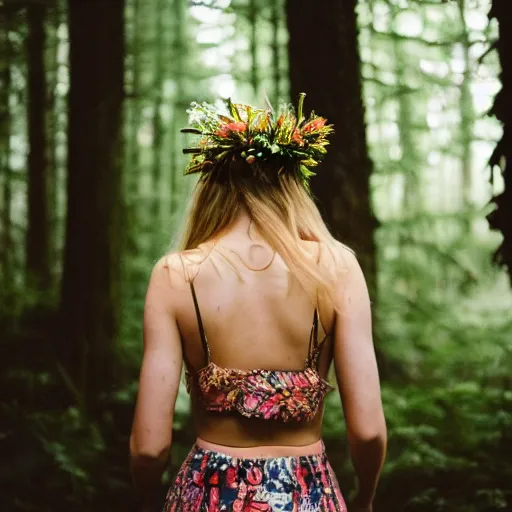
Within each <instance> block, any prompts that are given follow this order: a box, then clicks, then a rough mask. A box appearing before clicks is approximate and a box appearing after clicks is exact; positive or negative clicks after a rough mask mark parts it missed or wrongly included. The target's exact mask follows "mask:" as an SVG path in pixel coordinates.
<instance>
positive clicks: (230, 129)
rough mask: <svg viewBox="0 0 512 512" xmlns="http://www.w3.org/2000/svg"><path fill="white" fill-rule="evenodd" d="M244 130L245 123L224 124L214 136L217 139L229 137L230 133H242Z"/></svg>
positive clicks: (245, 128)
mask: <svg viewBox="0 0 512 512" xmlns="http://www.w3.org/2000/svg"><path fill="white" fill-rule="evenodd" d="M246 130H247V124H246V123H241V122H240V123H226V124H224V125H222V126H221V127H220V128H219V129H218V130H217V131H216V132H215V135H217V136H218V137H229V136H230V135H231V133H242V132H245V131H246Z"/></svg>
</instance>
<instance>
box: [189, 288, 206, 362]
mask: <svg viewBox="0 0 512 512" xmlns="http://www.w3.org/2000/svg"><path fill="white" fill-rule="evenodd" d="M190 290H191V292H192V298H193V299H194V308H195V310H196V317H197V325H198V326H199V334H200V336H201V342H202V343H203V349H204V352H205V354H206V363H207V364H208V363H210V357H211V356H210V347H209V345H208V340H207V339H206V332H205V330H204V326H203V320H202V318H201V312H200V311H199V303H198V302H197V296H196V290H195V288H194V283H193V281H190Z"/></svg>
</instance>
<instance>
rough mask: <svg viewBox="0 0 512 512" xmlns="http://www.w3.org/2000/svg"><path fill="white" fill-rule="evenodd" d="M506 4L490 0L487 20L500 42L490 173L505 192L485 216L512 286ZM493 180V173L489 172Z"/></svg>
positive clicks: (510, 63)
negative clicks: (498, 126)
mask: <svg viewBox="0 0 512 512" xmlns="http://www.w3.org/2000/svg"><path fill="white" fill-rule="evenodd" d="M509 8H510V2H509V1H508V0H493V3H492V9H491V11H490V12H489V18H490V19H492V18H496V19H497V20H498V23H499V25H500V38H499V40H498V41H497V43H496V47H497V49H498V54H499V57H500V62H501V70H502V71H501V75H500V79H501V83H502V85H503V86H502V88H501V91H500V92H499V93H498V94H497V95H496V99H495V101H494V106H493V108H492V110H491V115H495V116H496V117H497V118H498V119H499V120H500V121H501V122H502V123H503V137H502V139H501V140H500V141H499V142H498V145H497V146H496V149H495V150H494V153H493V155H492V156H491V159H490V165H491V170H494V169H493V168H494V167H495V166H499V167H500V168H501V172H502V174H503V178H504V180H505V190H504V191H503V193H501V194H500V195H499V196H497V197H494V198H493V199H492V202H493V203H494V204H495V206H496V209H495V210H494V211H493V212H492V213H491V214H490V215H489V216H488V219H489V224H490V225H491V227H492V228H493V229H496V230H499V231H501V233H502V234H503V242H502V244H501V245H500V247H499V248H498V250H497V251H496V254H495V259H496V261H497V262H499V263H501V264H503V265H504V266H505V267H506V268H508V271H509V276H510V280H511V283H512V222H510V219H512V171H511V169H512V18H511V17H510V14H509ZM491 176H492V172H491Z"/></svg>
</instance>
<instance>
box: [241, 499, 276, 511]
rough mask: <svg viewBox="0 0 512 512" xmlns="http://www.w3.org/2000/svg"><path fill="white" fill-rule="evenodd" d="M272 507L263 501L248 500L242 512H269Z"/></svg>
mask: <svg viewBox="0 0 512 512" xmlns="http://www.w3.org/2000/svg"><path fill="white" fill-rule="evenodd" d="M271 510H272V509H271V508H270V505H269V504H268V503H264V502H263V501H252V500H251V501H250V502H249V503H247V505H245V506H244V512H265V511H267V512H270V511H271Z"/></svg>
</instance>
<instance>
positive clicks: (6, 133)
mask: <svg viewBox="0 0 512 512" xmlns="http://www.w3.org/2000/svg"><path fill="white" fill-rule="evenodd" d="M11 16H12V14H11V11H10V9H9V8H8V7H7V6H6V5H4V6H0V53H1V54H2V60H1V61H0V249H1V250H0V283H1V284H2V289H3V291H4V292H5V291H6V290H9V289H10V288H11V286H10V285H11V283H12V281H13V273H12V265H11V263H12V251H13V247H12V221H11V199H12V191H11V166H10V158H11V143H10V135H11V124H12V123H11V111H10V108H9V94H10V91H11V82H12V80H11V56H12V47H11V42H10V40H9V30H10V24H11Z"/></svg>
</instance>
